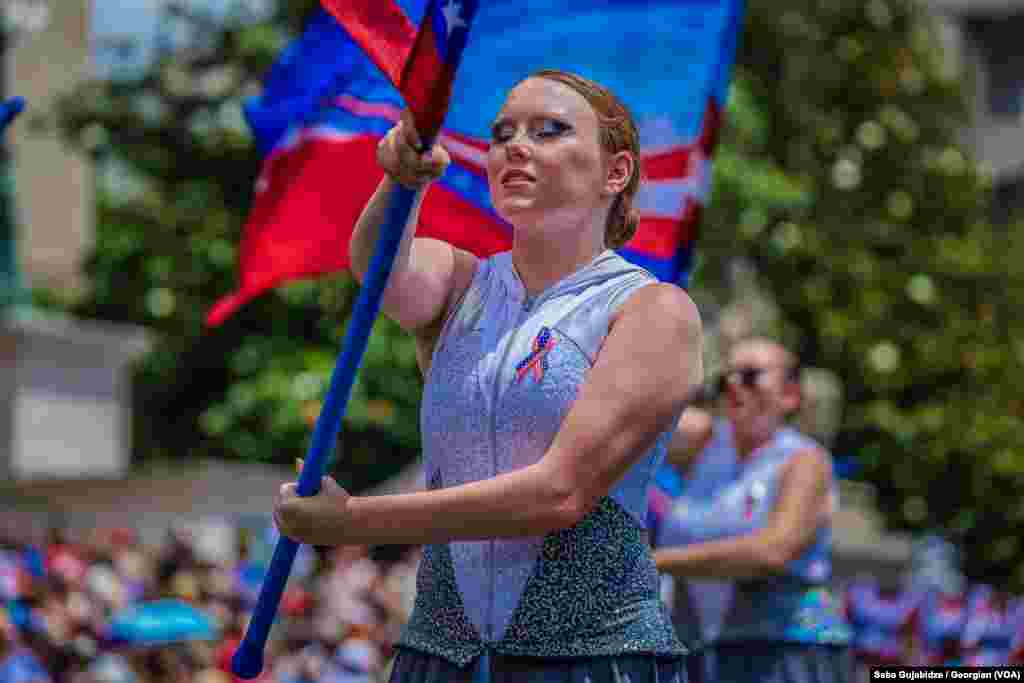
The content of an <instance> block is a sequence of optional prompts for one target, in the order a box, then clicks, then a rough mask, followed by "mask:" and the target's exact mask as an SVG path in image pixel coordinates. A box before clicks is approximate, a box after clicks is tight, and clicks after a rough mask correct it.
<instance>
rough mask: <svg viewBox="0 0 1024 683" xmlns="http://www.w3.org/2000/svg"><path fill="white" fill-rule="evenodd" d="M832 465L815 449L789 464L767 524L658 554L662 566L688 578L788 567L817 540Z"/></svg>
mask: <svg viewBox="0 0 1024 683" xmlns="http://www.w3.org/2000/svg"><path fill="white" fill-rule="evenodd" d="M831 482H832V468H831V465H830V464H829V462H828V459H827V456H826V455H825V454H824V453H822V452H820V451H816V450H808V451H803V452H801V453H797V454H796V455H794V456H793V457H792V459H791V460H790V461H789V463H787V465H786V471H785V472H784V473H783V476H782V482H781V484H780V486H779V493H778V497H777V499H776V503H775V507H774V508H773V509H772V511H771V514H770V515H769V518H768V523H767V524H766V525H765V527H764V528H762V529H759V530H757V531H755V532H753V533H750V534H744V535H742V536H736V537H733V538H726V539H722V540H718V541H709V542H706V543H697V544H694V545H688V546H682V547H677V548H671V547H666V548H662V549H660V550H658V551H656V552H655V554H654V560H655V564H656V565H657V566H658V570H659V571H662V572H665V573H668V574H673V575H675V576H680V577H686V578H728V579H750V578H758V577H763V576H771V575H773V574H779V573H781V572H783V571H785V569H786V566H787V565H788V564H789V563H790V562H791V561H793V560H794V559H796V558H797V557H799V556H800V554H801V553H802V552H803V551H804V550H805V549H806V548H807V547H808V546H809V545H810V544H811V543H812V542H814V537H815V534H816V533H817V531H818V528H819V526H820V523H821V520H822V518H823V515H827V514H828V511H829V509H828V506H829V503H830V494H829V492H830V490H831Z"/></svg>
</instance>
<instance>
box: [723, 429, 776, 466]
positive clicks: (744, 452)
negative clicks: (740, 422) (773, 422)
mask: <svg viewBox="0 0 1024 683" xmlns="http://www.w3.org/2000/svg"><path fill="white" fill-rule="evenodd" d="M776 431H777V430H776V429H772V430H771V431H767V432H755V433H750V434H744V433H743V432H741V431H739V430H737V429H734V430H733V444H734V445H735V447H736V455H737V457H738V458H739V459H740V461H741V462H746V461H747V460H748V459H749V458H750V456H751V455H753V454H754V453H755V452H756V451H757V449H759V448H761V446H764V445H765V444H766V443H768V442H769V441H771V439H772V436H773V435H774V434H775V432H776Z"/></svg>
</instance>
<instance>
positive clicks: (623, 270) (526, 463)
mask: <svg viewBox="0 0 1024 683" xmlns="http://www.w3.org/2000/svg"><path fill="white" fill-rule="evenodd" d="M637 138H638V135H637V131H636V126H635V124H634V122H633V120H632V117H631V116H630V114H629V112H628V111H627V110H626V108H625V107H624V106H623V105H622V104H621V102H620V101H619V100H618V99H617V98H616V97H615V96H614V95H613V94H611V93H610V92H609V91H607V90H606V89H605V88H603V87H601V86H600V85H598V84H596V83H594V82H592V81H589V80H587V79H584V78H582V77H579V76H576V75H573V74H569V73H565V72H559V71H541V72H538V73H536V74H534V75H533V76H531V77H529V78H527V79H525V80H523V81H521V82H520V83H519V84H518V85H517V86H516V87H515V88H513V89H512V90H511V92H510V93H509V95H508V97H507V99H506V101H505V104H504V106H503V107H502V109H501V111H500V112H499V114H498V117H497V119H496V120H495V122H494V125H493V127H492V143H491V146H490V149H489V151H488V153H487V180H488V185H489V188H490V193H491V199H492V202H493V205H494V208H495V210H496V211H497V212H498V213H499V214H500V215H501V216H502V217H503V218H504V219H505V220H506V221H508V222H509V223H510V224H511V225H512V226H513V228H514V238H513V246H512V249H511V250H510V251H507V252H503V253H499V254H497V255H495V256H493V257H490V258H487V259H478V258H477V257H475V256H473V255H472V254H470V253H468V252H465V251H462V250H459V249H456V248H454V247H452V246H451V245H449V244H447V243H445V242H441V241H437V240H430V239H424V238H415V237H414V236H413V233H414V228H415V225H416V222H417V213H418V207H419V204H420V203H421V202H422V198H423V194H424V191H425V188H426V187H427V186H428V185H429V183H430V182H431V181H433V180H436V179H437V178H439V177H440V175H441V174H442V173H443V172H444V169H445V168H446V166H447V164H448V161H449V158H448V155H447V153H446V152H445V151H444V150H443V149H442V148H440V147H434V148H432V149H431V150H429V151H427V152H425V153H422V154H421V153H420V151H419V150H420V147H421V145H420V139H419V136H418V134H417V131H416V130H415V128H414V126H413V125H412V121H411V118H410V117H407V116H406V117H403V120H402V122H401V123H399V124H398V125H396V126H395V127H394V128H393V129H392V130H391V131H390V132H389V133H388V135H387V136H386V137H385V138H384V139H383V140H382V141H381V143H380V146H379V148H378V161H379V162H380V164H381V166H382V167H383V168H384V170H385V172H386V175H385V178H384V180H383V181H382V182H381V185H380V186H379V187H378V190H377V192H376V194H375V195H374V196H373V198H371V200H370V202H369V203H368V204H367V206H366V208H365V209H364V211H363V214H362V216H361V217H360V220H359V222H358V225H357V226H356V229H355V231H354V232H353V236H352V240H351V244H350V250H351V258H352V269H353V272H354V273H355V274H356V275H357V277H359V278H362V277H364V276H365V273H366V270H367V267H368V262H369V259H370V255H371V254H370V252H371V250H372V245H373V244H374V242H375V238H376V234H375V233H376V230H377V226H378V225H380V223H381V217H382V215H383V212H384V211H385V210H386V208H387V202H388V197H389V196H390V190H391V188H392V187H393V184H395V183H398V184H400V185H402V186H404V187H406V188H409V189H415V190H416V191H417V198H416V204H415V205H414V210H413V213H412V216H411V218H410V220H409V222H408V224H407V228H406V231H405V233H404V236H403V241H402V243H401V245H400V247H399V251H398V255H397V258H396V260H395V263H394V267H393V270H392V275H391V278H390V280H389V281H388V285H387V288H386V289H385V291H384V295H383V300H382V308H383V310H384V312H385V313H386V314H387V315H389V316H390V317H392V318H393V319H394V320H396V321H397V322H398V323H399V324H401V325H402V326H403V328H404V329H406V330H407V331H408V332H409V333H410V334H412V335H414V336H415V338H416V341H417V348H418V352H419V353H418V358H419V362H420V366H421V368H422V370H423V372H424V375H425V387H424V400H423V408H422V414H421V429H422V436H423V448H424V467H425V473H426V479H427V482H428V489H429V490H428V491H425V492H421V493H413V494H405V495H393V496H376V497H353V496H349V495H348V494H347V493H346V492H345V491H344V490H342V489H341V488H340V487H339V486H338V485H337V484H336V483H335V482H334V481H333V480H331V479H329V478H325V479H324V480H323V483H322V486H321V490H320V493H319V494H317V495H316V496H310V497H299V496H297V495H296V492H295V485H294V484H288V485H286V486H284V487H283V488H282V491H281V494H280V497H279V500H278V502H277V505H276V507H275V519H276V520H277V523H278V525H279V527H280V529H281V530H282V532H283V533H284V534H286V535H287V536H289V537H291V538H293V539H295V540H297V541H300V542H303V543H310V544H317V545H344V544H388V543H400V544H424V545H425V546H426V548H425V551H424V556H423V560H422V563H421V568H420V574H419V578H418V595H417V602H416V606H415V609H414V612H413V615H412V617H411V619H410V622H409V624H408V625H407V627H406V629H405V631H404V632H403V635H402V637H401V639H400V641H399V644H398V645H399V655H398V659H397V661H396V663H395V666H394V669H393V674H392V681H395V682H401V683H434V682H440V681H470V680H474V681H490V680H494V681H545V682H547V681H552V682H554V681H567V682H568V681H579V682H580V683H583V682H584V681H589V682H590V683H605V682H606V683H619V682H620V681H629V682H630V683H642V682H651V683H653V682H655V681H661V682H663V683H664V682H666V681H667V682H669V683H676V682H678V683H685V681H686V674H685V664H684V658H683V655H684V654H685V652H686V650H685V648H684V647H683V646H682V644H681V643H680V642H679V641H678V640H677V638H676V637H675V635H674V632H673V628H672V624H671V623H670V620H669V618H668V616H667V614H666V612H665V609H664V606H663V605H662V603H661V601H660V599H659V596H658V585H657V584H658V579H657V573H656V571H655V565H654V562H653V559H652V556H651V552H650V550H649V547H648V545H647V543H646V542H645V537H644V522H643V520H644V511H645V505H646V492H647V486H648V483H649V482H650V479H651V477H652V475H653V473H654V471H655V469H656V467H657V466H658V465H659V464H660V462H661V461H662V459H663V458H664V453H665V448H666V446H667V443H668V440H669V438H670V437H671V433H672V427H673V425H674V424H675V423H676V421H677V420H678V418H679V415H680V414H681V413H682V411H683V409H684V408H685V407H686V405H687V401H688V398H689V396H690V394H691V391H692V389H693V388H695V386H696V385H697V384H698V382H699V381H700V379H701V377H702V368H701V361H700V358H701V324H700V318H699V315H698V313H697V311H696V308H695V306H694V304H693V303H692V301H691V300H690V298H689V297H688V295H687V294H686V293H685V292H684V291H683V290H681V289H680V288H678V287H676V286H675V285H670V284H663V283H658V282H657V281H656V279H655V278H654V277H653V276H651V275H650V274H649V273H647V272H646V271H644V270H643V269H641V268H638V267H636V266H633V265H631V264H629V263H628V262H626V261H625V260H623V259H622V258H621V257H619V256H618V255H617V254H616V253H615V252H614V251H612V249H614V248H617V247H619V246H621V245H622V244H623V243H625V242H626V240H628V239H629V238H630V237H631V235H632V234H633V231H634V230H635V228H636V222H637V218H636V215H635V212H634V210H633V208H632V200H633V197H634V195H635V194H636V192H637V189H638V187H639V183H640V168H639V158H640V157H639V145H638V139H637Z"/></svg>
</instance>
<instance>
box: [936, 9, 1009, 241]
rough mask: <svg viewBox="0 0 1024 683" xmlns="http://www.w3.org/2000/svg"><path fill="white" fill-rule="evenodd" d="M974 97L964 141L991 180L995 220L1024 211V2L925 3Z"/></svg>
mask: <svg viewBox="0 0 1024 683" xmlns="http://www.w3.org/2000/svg"><path fill="white" fill-rule="evenodd" d="M927 2H928V4H929V6H930V7H932V8H933V10H934V11H935V12H936V13H937V14H938V16H939V17H940V19H941V23H942V27H943V29H944V38H945V40H946V46H947V54H948V55H949V59H950V60H951V66H952V67H953V68H955V69H957V70H958V71H959V72H960V73H961V74H962V76H963V82H964V84H965V86H966V87H968V88H969V90H968V94H969V95H973V96H972V97H971V100H972V109H973V112H972V113H973V117H972V118H973V122H972V126H971V127H970V128H969V129H968V130H967V131H965V135H966V138H967V139H966V141H967V143H968V145H969V146H970V147H971V148H972V149H973V151H974V154H975V156H976V158H977V159H978V160H980V161H983V162H986V163H988V164H990V165H991V166H992V169H993V172H994V175H995V200H994V206H993V207H992V208H993V217H994V218H995V219H996V220H998V221H1003V220H1006V219H1007V218H1009V217H1010V215H1011V214H1012V213H1013V212H1014V211H1019V210H1020V209H1024V118H1022V117H1024V46H1022V44H1021V42H1020V36H1021V35H1022V32H1024V0H927Z"/></svg>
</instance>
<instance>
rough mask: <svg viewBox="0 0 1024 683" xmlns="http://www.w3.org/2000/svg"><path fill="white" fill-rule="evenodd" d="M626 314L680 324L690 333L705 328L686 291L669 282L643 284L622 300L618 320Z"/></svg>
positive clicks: (617, 315)
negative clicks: (702, 326)
mask: <svg viewBox="0 0 1024 683" xmlns="http://www.w3.org/2000/svg"><path fill="white" fill-rule="evenodd" d="M625 315H630V316H633V315H636V316H645V317H649V318H650V320H651V321H652V323H653V322H654V321H655V320H660V321H664V322H667V323H673V324H675V325H680V326H682V327H683V328H685V329H686V330H687V331H690V332H699V331H700V329H701V319H700V312H699V311H698V310H697V305H696V304H695V303H694V302H693V299H692V298H691V297H690V295H689V294H687V293H686V290H684V289H683V288H681V287H679V286H677V285H674V284H672V283H669V282H659V281H657V280H655V281H653V282H650V281H648V282H642V283H639V284H638V286H636V287H634V288H632V289H631V290H630V291H629V292H628V293H627V294H626V295H625V296H624V297H623V298H622V300H621V303H620V305H619V306H618V307H617V310H616V318H618V317H622V316H625Z"/></svg>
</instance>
